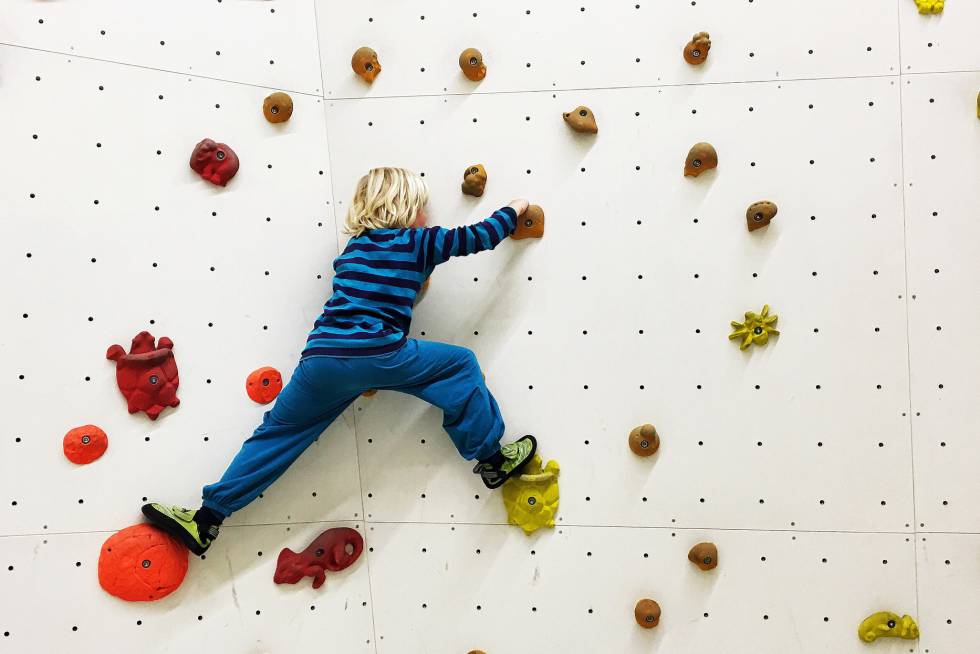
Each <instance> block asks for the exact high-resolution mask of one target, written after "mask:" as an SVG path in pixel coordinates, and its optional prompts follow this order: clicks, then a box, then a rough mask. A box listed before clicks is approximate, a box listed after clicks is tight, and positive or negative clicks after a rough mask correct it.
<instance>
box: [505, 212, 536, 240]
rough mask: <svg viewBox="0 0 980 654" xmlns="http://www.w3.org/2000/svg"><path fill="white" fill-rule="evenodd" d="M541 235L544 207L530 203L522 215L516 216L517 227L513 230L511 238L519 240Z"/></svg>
mask: <svg viewBox="0 0 980 654" xmlns="http://www.w3.org/2000/svg"><path fill="white" fill-rule="evenodd" d="M542 236H544V209H542V208H541V207H539V206H538V205H536V204H532V205H530V206H529V207H528V208H527V211H525V212H524V214H523V215H521V216H518V217H517V229H516V230H514V233H513V234H512V235H511V238H513V239H515V240H518V241H519V240H521V239H524V238H541V237H542Z"/></svg>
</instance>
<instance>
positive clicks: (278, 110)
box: [262, 91, 293, 123]
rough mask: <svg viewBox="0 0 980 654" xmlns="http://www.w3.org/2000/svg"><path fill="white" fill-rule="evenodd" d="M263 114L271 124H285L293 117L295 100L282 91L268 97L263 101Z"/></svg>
mask: <svg viewBox="0 0 980 654" xmlns="http://www.w3.org/2000/svg"><path fill="white" fill-rule="evenodd" d="M262 113H263V114H265V119H266V120H268V121H269V122H270V123H284V122H286V121H287V120H289V117H290V116H292V115H293V99H292V98H291V97H289V94H288V93H283V92H282V91H276V92H275V93H272V94H270V95H267V96H266V98H265V100H263V101H262Z"/></svg>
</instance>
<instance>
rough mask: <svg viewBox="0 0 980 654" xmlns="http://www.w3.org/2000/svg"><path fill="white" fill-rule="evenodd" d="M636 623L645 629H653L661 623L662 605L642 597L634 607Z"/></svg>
mask: <svg viewBox="0 0 980 654" xmlns="http://www.w3.org/2000/svg"><path fill="white" fill-rule="evenodd" d="M633 616H634V617H635V618H636V624H638V625H640V626H641V627H643V628H644V629H653V628H654V627H656V626H657V625H658V624H660V605H659V604H657V603H656V602H654V601H653V600H652V599H641V600H640V601H639V602H637V603H636V608H634V609H633Z"/></svg>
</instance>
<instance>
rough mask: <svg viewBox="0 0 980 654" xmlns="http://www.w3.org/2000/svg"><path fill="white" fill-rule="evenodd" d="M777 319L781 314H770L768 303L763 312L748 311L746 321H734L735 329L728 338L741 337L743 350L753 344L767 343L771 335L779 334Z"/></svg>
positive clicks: (733, 327)
mask: <svg viewBox="0 0 980 654" xmlns="http://www.w3.org/2000/svg"><path fill="white" fill-rule="evenodd" d="M777 320H779V316H776V315H772V316H770V315H769V305H768V304H767V305H765V306H764V307H762V313H755V312H753V311H746V312H745V322H735V321H734V320H733V321H732V329H733V330H734V331H733V332H732V333H731V334H729V335H728V340H730V341H734V340H735V339H737V338H741V339H742V344H741V345H740V346H739V347H741V349H743V350H744V349H746V348H748V347H749V346H750V345H753V344H754V345H765V344H766V343H768V342H769V337H770V336H779V331H778V330H777V329H776V321H777Z"/></svg>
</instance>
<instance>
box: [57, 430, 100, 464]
mask: <svg viewBox="0 0 980 654" xmlns="http://www.w3.org/2000/svg"><path fill="white" fill-rule="evenodd" d="M62 446H63V448H64V450H65V457H67V459H68V460H69V461H71V462H72V463H77V464H79V465H81V464H84V463H92V462H93V461H95V460H96V459H98V458H99V457H100V456H102V455H103V454H104V453H105V450H106V448H107V447H109V437H108V436H106V435H105V432H104V431H102V430H101V429H99V428H98V427H96V426H95V425H85V426H83V427H75V428H74V429H69V430H68V433H67V434H65V440H64V441H63V443H62Z"/></svg>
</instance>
